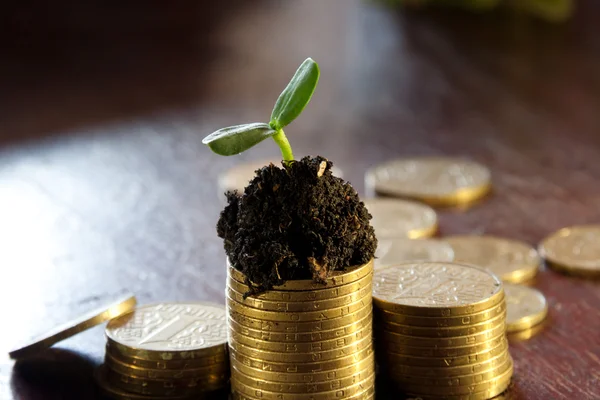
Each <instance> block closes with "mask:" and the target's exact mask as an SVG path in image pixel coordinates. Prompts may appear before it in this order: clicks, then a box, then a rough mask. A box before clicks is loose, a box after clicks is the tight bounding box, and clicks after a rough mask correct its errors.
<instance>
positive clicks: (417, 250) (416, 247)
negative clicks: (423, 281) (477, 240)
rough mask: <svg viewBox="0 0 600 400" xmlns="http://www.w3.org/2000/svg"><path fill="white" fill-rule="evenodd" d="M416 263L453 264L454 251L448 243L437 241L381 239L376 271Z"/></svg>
mask: <svg viewBox="0 0 600 400" xmlns="http://www.w3.org/2000/svg"><path fill="white" fill-rule="evenodd" d="M378 239H379V238H378ZM415 261H436V262H452V261H454V250H453V249H452V246H450V245H449V244H448V243H446V242H444V241H441V240H437V239H419V240H414V239H406V238H393V239H379V242H378V244H377V251H376V252H375V270H377V269H380V268H382V267H387V266H390V265H396V264H402V263H407V262H415Z"/></svg>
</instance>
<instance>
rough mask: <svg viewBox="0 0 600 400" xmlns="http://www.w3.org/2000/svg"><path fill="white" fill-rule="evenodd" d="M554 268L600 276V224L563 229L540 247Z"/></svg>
mask: <svg viewBox="0 0 600 400" xmlns="http://www.w3.org/2000/svg"><path fill="white" fill-rule="evenodd" d="M539 252H540V255H541V256H542V257H543V258H545V259H546V261H547V262H548V265H549V266H550V267H552V268H553V269H556V270H558V271H561V272H565V273H568V274H572V275H579V276H583V277H590V278H599V277H600V225H580V226H572V227H569V228H563V229H561V230H559V231H558V232H555V233H553V234H552V235H550V236H548V237H547V238H545V239H544V240H542V242H541V243H540V245H539Z"/></svg>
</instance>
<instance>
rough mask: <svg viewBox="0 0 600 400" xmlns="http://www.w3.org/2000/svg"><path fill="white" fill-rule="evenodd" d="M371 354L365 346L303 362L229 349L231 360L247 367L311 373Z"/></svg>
mask: <svg viewBox="0 0 600 400" xmlns="http://www.w3.org/2000/svg"><path fill="white" fill-rule="evenodd" d="M372 354H373V348H372V347H370V346H369V347H367V348H365V349H363V350H360V351H357V352H354V353H352V354H350V355H348V356H345V357H341V358H337V359H334V360H326V361H318V362H305V363H301V364H300V363H295V364H294V363H281V362H272V361H265V360H263V359H258V358H253V357H249V356H246V355H244V354H242V353H239V352H237V351H236V350H235V349H230V355H231V361H232V362H238V363H241V364H244V365H246V366H248V367H251V368H255V369H258V370H264V371H270V372H281V373H290V374H312V373H316V372H325V371H334V370H338V369H341V368H346V367H349V366H351V365H355V364H357V363H360V362H361V361H363V360H365V359H366V358H368V357H370V356H371V355H372Z"/></svg>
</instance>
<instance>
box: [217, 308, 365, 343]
mask: <svg viewBox="0 0 600 400" xmlns="http://www.w3.org/2000/svg"><path fill="white" fill-rule="evenodd" d="M372 321H373V316H372V315H371V314H369V315H367V316H366V317H364V318H363V319H362V320H360V321H357V322H354V323H352V324H349V325H345V326H343V327H340V328H337V329H333V330H328V331H315V332H290V333H283V332H270V331H261V330H256V329H252V328H248V327H246V326H244V325H240V324H238V323H237V322H235V321H234V320H232V319H231V318H229V319H228V324H229V329H230V330H231V331H234V332H237V333H239V334H241V335H244V336H246V337H248V338H254V339H260V340H264V341H267V342H283V343H290V342H291V343H302V342H318V341H323V340H331V339H336V338H339V337H344V336H348V335H351V334H353V333H356V332H358V331H360V330H362V329H363V328H365V327H367V326H372Z"/></svg>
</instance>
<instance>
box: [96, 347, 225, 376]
mask: <svg viewBox="0 0 600 400" xmlns="http://www.w3.org/2000/svg"><path fill="white" fill-rule="evenodd" d="M104 361H105V364H106V366H107V367H109V368H110V369H112V370H113V371H115V372H118V373H119V374H121V375H127V376H132V377H136V378H145V379H177V380H181V379H186V378H196V377H202V376H209V375H226V374H228V373H229V365H228V363H227V362H225V361H224V362H222V363H219V364H214V365H209V366H206V367H201V368H189V369H153V368H141V367H138V366H135V365H131V364H127V363H124V362H123V361H121V360H119V359H117V358H116V357H114V356H112V355H111V354H110V353H106V355H105V360H104Z"/></svg>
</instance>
